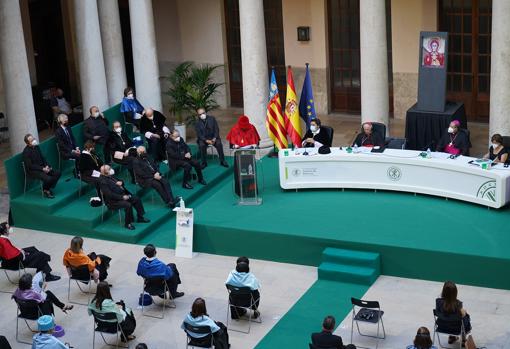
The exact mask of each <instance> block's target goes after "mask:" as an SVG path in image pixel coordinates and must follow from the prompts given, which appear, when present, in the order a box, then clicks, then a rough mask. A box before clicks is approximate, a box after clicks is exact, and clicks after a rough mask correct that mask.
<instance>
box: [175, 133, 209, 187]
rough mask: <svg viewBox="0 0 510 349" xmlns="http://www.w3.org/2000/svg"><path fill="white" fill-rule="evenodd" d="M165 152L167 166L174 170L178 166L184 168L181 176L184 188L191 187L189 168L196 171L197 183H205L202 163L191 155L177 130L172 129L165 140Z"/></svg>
mask: <svg viewBox="0 0 510 349" xmlns="http://www.w3.org/2000/svg"><path fill="white" fill-rule="evenodd" d="M166 153H167V155H168V167H169V168H170V169H172V171H175V170H177V169H179V168H182V169H183V170H184V176H183V177H182V187H183V188H185V189H193V186H192V185H191V184H190V183H189V182H190V180H191V169H192V168H194V169H195V172H196V173H197V177H198V183H200V184H202V185H207V182H206V181H205V180H204V175H203V174H202V165H200V163H199V162H198V161H197V160H194V159H193V157H192V156H191V150H190V148H189V146H188V145H187V144H186V142H184V140H183V139H182V137H181V136H180V134H179V131H177V130H173V131H172V132H171V133H170V137H168V140H167V142H166Z"/></svg>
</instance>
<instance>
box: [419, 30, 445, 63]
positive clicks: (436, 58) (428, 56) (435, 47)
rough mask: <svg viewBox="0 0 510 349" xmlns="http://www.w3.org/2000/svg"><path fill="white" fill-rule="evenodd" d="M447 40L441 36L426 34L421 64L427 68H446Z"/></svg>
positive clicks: (423, 41) (422, 44) (422, 45)
mask: <svg viewBox="0 0 510 349" xmlns="http://www.w3.org/2000/svg"><path fill="white" fill-rule="evenodd" d="M445 43H446V42H445V40H444V39H443V38H442V37H439V36H424V37H423V40H422V43H421V47H422V50H423V51H422V61H421V65H422V66H423V67H427V68H444V66H445Z"/></svg>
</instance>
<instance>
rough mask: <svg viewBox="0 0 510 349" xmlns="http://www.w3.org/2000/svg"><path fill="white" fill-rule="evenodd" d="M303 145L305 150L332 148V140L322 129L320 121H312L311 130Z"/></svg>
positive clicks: (307, 132) (307, 133)
mask: <svg viewBox="0 0 510 349" xmlns="http://www.w3.org/2000/svg"><path fill="white" fill-rule="evenodd" d="M301 145H302V146H303V147H305V148H320V147H322V146H325V147H331V139H330V137H329V134H328V132H327V131H326V130H325V129H323V128H321V121H320V120H319V119H312V120H310V129H309V130H308V131H306V133H305V136H304V137H303V141H302V142H301Z"/></svg>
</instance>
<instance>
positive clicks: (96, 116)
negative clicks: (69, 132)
mask: <svg viewBox="0 0 510 349" xmlns="http://www.w3.org/2000/svg"><path fill="white" fill-rule="evenodd" d="M109 135H110V130H108V120H107V119H106V118H105V117H104V115H103V113H100V112H99V108H98V107H96V106H92V107H90V117H89V118H87V119H86V120H85V121H83V136H84V138H85V141H88V140H92V141H94V142H96V144H101V145H105V144H106V141H107V140H108V137H109Z"/></svg>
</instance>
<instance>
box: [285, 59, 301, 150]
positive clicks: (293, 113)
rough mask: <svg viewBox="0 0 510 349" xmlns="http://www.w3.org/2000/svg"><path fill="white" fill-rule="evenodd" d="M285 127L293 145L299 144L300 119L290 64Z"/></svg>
mask: <svg viewBox="0 0 510 349" xmlns="http://www.w3.org/2000/svg"><path fill="white" fill-rule="evenodd" d="M284 115H285V128H286V129H287V134H288V135H289V138H290V140H291V141H292V143H294V145H295V146H298V147H299V145H300V144H301V121H300V118H299V110H298V105H297V97H296V89H295V87H294V78H293V77H292V70H291V69H290V66H289V68H288V70H287V101H286V103H285V114H284Z"/></svg>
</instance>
